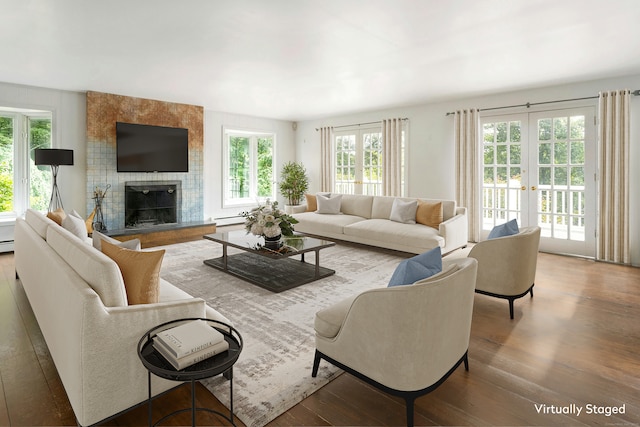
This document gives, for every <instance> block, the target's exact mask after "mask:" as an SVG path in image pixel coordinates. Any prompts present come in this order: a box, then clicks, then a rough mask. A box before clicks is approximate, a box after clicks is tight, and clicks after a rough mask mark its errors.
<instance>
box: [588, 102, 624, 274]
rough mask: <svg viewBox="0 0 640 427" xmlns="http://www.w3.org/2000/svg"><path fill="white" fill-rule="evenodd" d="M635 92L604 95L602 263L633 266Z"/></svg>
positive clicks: (600, 201) (600, 153)
mask: <svg viewBox="0 0 640 427" xmlns="http://www.w3.org/2000/svg"><path fill="white" fill-rule="evenodd" d="M630 98H631V91H629V90H620V91H613V92H601V93H600V111H599V118H600V133H599V141H598V143H599V147H598V157H599V158H598V170H599V175H600V183H599V192H598V193H599V194H598V215H599V217H598V247H597V251H596V257H597V259H599V260H602V261H610V262H617V263H624V264H629V263H630V262H631V256H630V253H629V120H630V112H629V103H630Z"/></svg>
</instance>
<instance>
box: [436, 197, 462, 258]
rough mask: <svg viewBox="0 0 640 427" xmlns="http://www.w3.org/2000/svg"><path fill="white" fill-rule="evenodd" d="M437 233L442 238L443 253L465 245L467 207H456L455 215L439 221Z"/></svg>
mask: <svg viewBox="0 0 640 427" xmlns="http://www.w3.org/2000/svg"><path fill="white" fill-rule="evenodd" d="M438 234H440V236H442V237H443V238H444V244H445V246H444V248H443V252H444V253H447V252H451V251H453V250H454V249H458V248H461V247H464V246H466V245H467V243H468V242H469V221H468V218H467V208H465V207H458V208H456V215H455V216H453V217H452V218H449V219H448V220H446V221H444V222H442V223H440V227H439V229H438Z"/></svg>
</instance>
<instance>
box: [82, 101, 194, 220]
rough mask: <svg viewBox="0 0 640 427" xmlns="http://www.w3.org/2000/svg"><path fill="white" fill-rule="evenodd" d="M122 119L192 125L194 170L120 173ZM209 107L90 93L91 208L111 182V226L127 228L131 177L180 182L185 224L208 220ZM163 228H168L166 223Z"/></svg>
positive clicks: (105, 207)
mask: <svg viewBox="0 0 640 427" xmlns="http://www.w3.org/2000/svg"><path fill="white" fill-rule="evenodd" d="M116 122H126V123H137V124H148V125H156V126H170V127H181V128H186V129H188V130H189V172H188V173H182V172H175V173H168V172H161V173H133V172H125V173H118V172H117V168H116ZM203 123H204V108H203V107H201V106H195V105H187V104H177V103H171V102H164V101H156V100H150V99H143V98H133V97H128V96H122V95H113V94H107V93H100V92H92V91H89V92H87V187H86V192H87V196H86V200H87V205H86V210H87V213H90V212H91V211H92V210H93V208H94V202H93V199H92V198H93V192H94V191H95V189H96V188H99V189H102V190H104V189H105V188H106V186H107V185H111V188H110V190H109V192H108V193H107V196H106V197H105V199H104V201H103V204H102V213H103V215H104V222H105V225H106V227H107V229H108V230H124V229H125V184H126V183H127V182H131V181H147V182H148V181H179V182H180V183H181V190H182V191H181V203H180V206H178V209H177V212H176V214H177V217H178V219H177V221H178V222H179V223H183V224H185V225H186V224H187V223H198V222H202V221H203V219H204V204H203V199H204V184H203V179H204V178H203V176H204V159H203V147H204V124H203ZM158 227H159V228H162V227H161V226H160V225H159V226H158Z"/></svg>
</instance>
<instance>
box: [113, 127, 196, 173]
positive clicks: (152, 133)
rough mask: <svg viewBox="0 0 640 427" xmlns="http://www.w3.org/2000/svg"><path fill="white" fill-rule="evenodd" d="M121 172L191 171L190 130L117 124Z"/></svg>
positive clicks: (118, 155)
mask: <svg viewBox="0 0 640 427" xmlns="http://www.w3.org/2000/svg"><path fill="white" fill-rule="evenodd" d="M116 158H117V168H118V172H189V131H188V129H183V128H172V127H164V126H150V125H138V124H133V123H121V122H117V123H116Z"/></svg>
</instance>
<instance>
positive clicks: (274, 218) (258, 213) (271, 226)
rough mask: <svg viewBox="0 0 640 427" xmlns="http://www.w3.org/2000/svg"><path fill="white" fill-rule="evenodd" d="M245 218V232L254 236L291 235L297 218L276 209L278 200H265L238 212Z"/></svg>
mask: <svg viewBox="0 0 640 427" xmlns="http://www.w3.org/2000/svg"><path fill="white" fill-rule="evenodd" d="M240 215H241V216H242V217H244V218H245V221H244V227H245V229H246V230H247V233H251V234H255V235H256V236H265V237H278V236H280V235H283V236H292V235H293V224H297V223H298V220H297V219H295V218H294V217H292V216H291V215H288V214H286V213H284V212H283V211H281V210H280V209H278V202H277V201H276V202H270V201H269V200H267V201H266V203H265V204H264V205H258V207H256V208H253V209H251V211H249V212H242V213H241V214H240Z"/></svg>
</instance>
